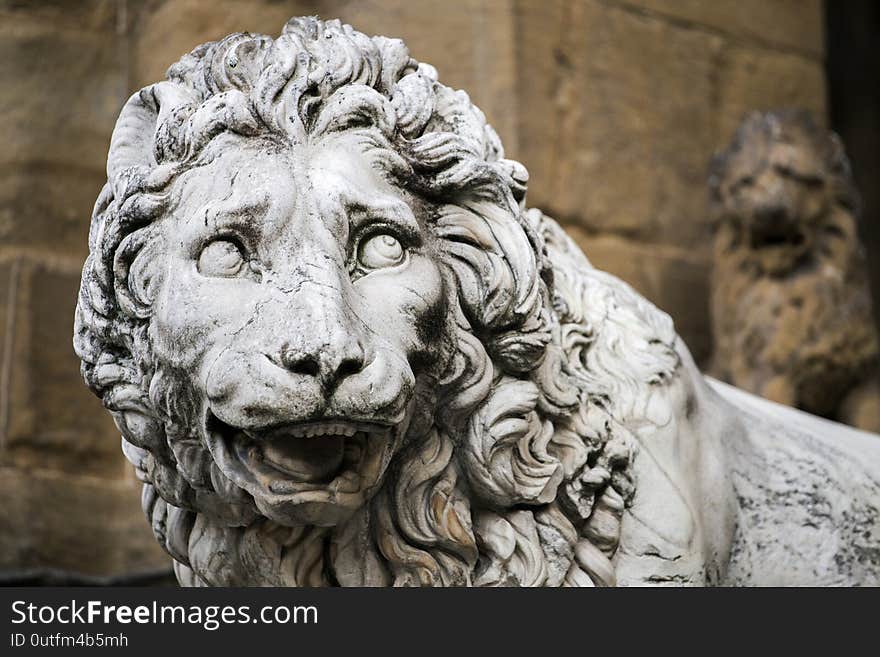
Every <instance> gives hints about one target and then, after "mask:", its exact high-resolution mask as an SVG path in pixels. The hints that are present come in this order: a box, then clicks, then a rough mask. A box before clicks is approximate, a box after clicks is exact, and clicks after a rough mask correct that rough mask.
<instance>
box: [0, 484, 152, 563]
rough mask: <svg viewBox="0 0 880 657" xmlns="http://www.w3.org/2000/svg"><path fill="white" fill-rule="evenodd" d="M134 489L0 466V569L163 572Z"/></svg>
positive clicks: (121, 485)
mask: <svg viewBox="0 0 880 657" xmlns="http://www.w3.org/2000/svg"><path fill="white" fill-rule="evenodd" d="M137 488H138V487H136V486H134V485H133V484H131V483H130V482H118V483H112V482H107V481H101V480H99V479H94V478H89V477H76V476H70V475H64V474H59V473H54V472H49V471H46V470H40V469H36V470H20V469H17V468H11V467H0V497H2V499H3V500H4V503H3V504H2V505H0V570H4V569H10V570H16V571H18V570H23V569H27V568H56V569H62V570H67V571H73V572H77V573H82V574H86V575H112V574H121V573H136V572H143V571H151V570H155V569H160V568H166V567H168V566H169V558H168V557H167V555H165V553H164V552H162V551H161V550H160V549H159V548H158V546H157V545H156V541H155V539H154V538H153V535H152V532H151V531H150V528H149V525H148V524H147V523H145V522H144V520H143V513H142V512H141V510H140V504H139V502H138V499H139V495H138V490H137Z"/></svg>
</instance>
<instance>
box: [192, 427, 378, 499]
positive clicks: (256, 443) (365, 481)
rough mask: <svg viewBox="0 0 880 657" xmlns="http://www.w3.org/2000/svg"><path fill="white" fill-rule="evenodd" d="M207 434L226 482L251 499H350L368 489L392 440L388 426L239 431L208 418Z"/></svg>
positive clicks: (270, 428) (374, 480)
mask: <svg viewBox="0 0 880 657" xmlns="http://www.w3.org/2000/svg"><path fill="white" fill-rule="evenodd" d="M206 428H207V434H208V437H209V443H210V444H209V449H210V450H211V453H212V455H213V456H214V460H215V461H216V462H217V465H218V466H219V467H220V469H221V470H222V471H223V472H224V474H226V476H228V477H229V478H230V479H232V480H233V481H234V482H235V483H236V484H238V485H239V486H241V487H242V488H245V489H247V490H250V491H251V492H252V493H253V492H255V489H257V490H260V491H263V492H264V493H269V494H275V495H281V496H288V495H296V494H298V493H308V492H310V491H319V490H325V491H332V492H333V494H354V493H358V492H360V491H361V490H362V489H363V488H365V487H367V486H372V485H373V484H374V483H375V482H376V480H377V479H378V478H379V477H380V476H381V473H382V471H383V469H384V465H385V463H384V460H385V459H383V456H384V455H385V454H386V452H387V449H388V447H389V442H390V441H391V440H392V438H393V437H392V434H393V427H391V426H388V425H382V424H378V423H369V422H350V421H346V420H336V419H334V420H329V421H322V422H307V423H295V424H281V425H276V426H272V427H267V428H264V429H259V430H253V429H248V430H243V429H238V428H236V427H232V426H230V425H228V424H225V423H224V422H222V421H221V420H220V419H218V418H217V417H216V416H215V415H213V414H211V413H209V414H208V419H207V422H206Z"/></svg>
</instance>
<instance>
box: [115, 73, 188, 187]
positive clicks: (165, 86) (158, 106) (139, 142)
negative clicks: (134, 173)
mask: <svg viewBox="0 0 880 657" xmlns="http://www.w3.org/2000/svg"><path fill="white" fill-rule="evenodd" d="M192 93H193V92H192V91H189V90H187V89H185V88H184V87H183V86H181V85H179V84H177V83H174V82H159V83H157V84H153V85H150V86H149V87H144V88H143V89H141V90H140V91H137V92H135V93H134V94H132V96H131V97H130V98H129V99H128V101H127V102H126V103H125V106H124V107H123V108H122V111H121V112H120V113H119V119H117V121H116V127H115V128H114V129H113V136H112V137H111V138H110V152H109V153H108V154H107V178H108V179H109V180H113V179H114V177H115V176H116V175H117V174H118V173H119V172H120V171H122V170H123V169H127V168H130V167H135V166H155V165H156V155H155V151H154V135H155V133H156V128H157V126H158V125H160V123H161V121H162V120H163V119H164V118H165V117H166V116H167V115H168V114H169V112H171V111H172V110H173V109H175V108H177V107H180V106H181V105H185V104H187V103H189V102H191V101H192V100H193V98H192Z"/></svg>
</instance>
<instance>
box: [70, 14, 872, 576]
mask: <svg viewBox="0 0 880 657" xmlns="http://www.w3.org/2000/svg"><path fill="white" fill-rule="evenodd" d="M107 170H108V183H107V185H106V187H105V189H104V191H103V192H102V194H101V196H100V198H99V199H98V201H97V203H96V206H95V212H94V216H93V221H92V228H91V233H90V237H89V245H90V255H89V258H88V260H87V262H86V264H85V267H84V269H83V279H82V287H81V292H80V298H79V304H78V308H77V319H76V332H75V338H74V344H75V347H76V349H77V353H78V354H79V355H80V357H81V358H82V361H83V374H84V377H85V379H86V381H87V383H88V385H89V386H90V387H91V388H92V389H93V390H94V391H95V392H96V394H98V395H100V396H101V397H102V398H103V400H104V403H105V405H106V406H107V408H108V409H109V410H110V412H111V413H112V414H113V416H114V418H115V419H116V422H117V425H118V426H119V429H120V431H121V433H122V437H123V451H124V452H125V454H126V456H127V457H128V459H129V460H130V461H131V462H132V463H133V464H134V466H135V468H136V470H137V473H138V476H139V477H140V478H141V479H142V480H143V482H144V494H143V506H144V510H145V512H146V514H147V516H148V519H149V521H150V523H151V525H152V528H153V531H154V533H155V535H156V537H157V539H158V540H159V541H160V543H161V544H162V545H163V546H164V547H165V548H166V549H167V551H168V552H169V554H170V555H171V556H172V557H173V558H174V560H175V564H176V565H175V568H176V572H177V574H178V578H179V579H180V581H181V582H182V583H184V584H190V585H226V584H229V585H254V584H268V585H293V586H322V585H371V586H372V585H391V584H395V585H445V586H453V585H479V586H484V585H521V586H560V585H567V586H595V585H613V584H651V583H672V584H729V583H737V584H776V583H785V584H818V583H841V584H856V583H862V584H867V583H875V582H876V580H877V577H878V572H880V556H878V547H880V536H878V533H877V532H878V522H877V513H878V510H877V505H878V503H880V495H878V483H877V478H878V476H880V456H878V454H880V444H878V442H877V441H878V440H880V438H878V437H876V436H871V435H866V434H860V433H858V432H855V431H852V430H850V429H847V428H845V427H842V426H840V425H835V424H829V423H827V422H823V421H821V420H818V419H815V418H811V417H808V416H805V415H803V414H799V413H796V412H794V411H786V410H782V409H779V408H778V407H776V406H774V405H772V404H769V403H766V402H761V401H759V400H757V399H755V398H752V397H750V396H748V395H745V394H744V393H740V392H736V391H733V390H730V389H728V388H725V387H724V386H721V385H720V384H716V383H709V384H707V383H706V380H705V379H704V378H703V376H702V375H701V374H700V373H699V372H698V371H697V369H696V367H695V366H694V364H693V362H692V360H691V358H690V355H689V354H688V351H687V349H686V347H685V346H684V345H683V344H682V342H681V340H680V339H679V338H678V337H677V336H676V334H675V330H674V328H673V326H672V322H671V320H670V319H669V317H668V316H667V315H665V314H664V313H662V312H661V311H659V310H657V309H656V308H654V307H653V306H651V305H650V304H649V303H648V302H647V301H646V300H644V299H643V298H641V297H640V296H638V295H637V294H636V293H635V292H634V291H633V290H631V289H630V288H629V287H628V286H626V285H625V284H623V283H622V282H621V281H619V280H617V279H615V278H614V277H612V276H609V275H607V274H604V273H602V272H599V271H597V270H595V269H593V268H592V267H591V266H590V265H589V263H588V262H587V260H586V258H585V257H584V255H583V254H582V253H581V252H580V251H579V250H578V248H577V247H576V246H575V245H574V243H573V242H572V241H571V240H570V239H569V238H568V237H567V236H566V235H565V234H564V232H563V231H562V230H561V228H560V227H559V226H558V225H557V224H556V223H555V222H554V221H553V220H552V219H550V218H547V217H545V216H543V215H542V214H541V213H540V212H538V211H536V210H527V209H526V200H525V192H526V182H527V178H528V176H527V173H526V171H525V169H524V168H523V167H522V165H520V164H519V163H517V162H514V161H512V160H508V159H505V157H504V154H503V149H502V146H501V143H500V141H499V140H498V137H497V135H495V133H494V131H493V130H492V129H491V127H490V126H489V125H488V124H487V123H486V121H485V118H484V116H483V115H482V113H481V112H480V111H479V110H478V109H477V108H475V107H474V106H473V105H472V104H471V103H470V100H469V98H468V97H467V95H466V94H464V93H463V92H454V91H453V90H451V89H449V88H448V87H445V86H444V85H442V84H441V83H440V82H438V81H437V76H436V72H435V71H434V70H433V69H432V68H431V67H430V66H426V65H424V64H418V63H417V62H415V61H414V60H412V59H411V58H410V57H409V55H408V52H407V50H406V48H405V47H404V46H403V44H402V43H401V42H399V41H396V40H390V39H385V38H382V37H374V38H370V37H366V36H364V35H362V34H360V33H358V32H356V31H354V30H352V29H351V28H350V27H348V26H344V25H341V24H339V23H338V22H327V23H322V22H320V21H317V20H315V19H294V20H292V21H291V22H290V23H289V24H288V25H287V26H286V27H285V29H284V32H283V35H282V36H281V37H279V38H278V39H274V40H273V39H271V38H269V37H266V36H254V35H247V34H236V35H231V36H229V37H227V38H226V39H224V40H222V41H220V42H217V43H212V44H206V45H204V46H201V47H199V48H197V49H196V50H194V51H193V53H191V54H190V55H188V56H186V57H184V58H183V59H182V60H181V61H180V62H178V63H177V64H175V65H174V66H173V67H172V68H171V69H169V79H168V80H167V81H165V82H160V83H158V84H156V85H152V86H151V87H148V88H146V89H144V90H142V91H141V92H139V93H137V94H135V95H134V96H132V98H131V99H130V100H129V102H128V103H127V105H126V106H125V108H124V109H123V110H122V113H121V115H120V118H119V121H118V124H117V127H116V130H115V132H114V135H113V140H112V143H111V147H110V153H109V155H108V163H107ZM585 184H588V181H587V182H585Z"/></svg>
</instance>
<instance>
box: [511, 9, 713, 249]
mask: <svg viewBox="0 0 880 657" xmlns="http://www.w3.org/2000/svg"><path fill="white" fill-rule="evenodd" d="M517 9H518V13H517V29H518V31H519V33H520V34H521V35H522V39H521V43H520V48H519V49H518V52H517V56H518V68H519V74H520V83H519V86H518V89H519V93H520V96H519V104H520V106H521V107H522V108H523V109H522V112H521V115H520V116H521V118H520V123H519V125H520V149H519V150H520V157H521V159H522V160H523V162H524V163H525V165H526V166H527V167H528V168H529V170H530V172H531V174H532V178H531V183H530V202H531V204H533V205H537V206H538V207H541V208H543V209H544V210H546V211H547V212H549V213H550V214H554V215H556V216H559V217H563V218H566V219H567V220H568V221H570V222H574V221H578V222H579V223H581V225H583V226H584V227H585V228H587V229H589V230H591V231H595V232H603V233H604V232H607V233H614V234H618V235H626V236H630V237H635V238H639V239H642V240H643V241H648V240H657V241H662V242H664V243H670V244H679V245H684V246H693V245H697V244H699V243H701V241H702V240H703V237H704V199H705V192H704V185H705V171H706V164H707V158H708V154H709V153H711V151H712V148H713V145H714V142H715V133H716V127H715V118H714V115H713V112H712V111H711V109H710V108H711V107H713V103H714V98H715V93H716V89H715V84H716V82H715V78H714V76H715V71H716V60H717V57H718V56H719V54H720V53H721V51H722V46H723V40H722V39H721V38H720V37H718V36H715V35H712V34H707V33H704V32H699V31H694V30H685V29H681V28H679V27H677V26H674V25H671V24H669V23H668V22H666V21H663V20H658V19H656V18H654V17H650V16H643V15H638V14H634V13H632V12H629V11H623V10H620V9H617V8H614V7H609V6H607V5H605V4H604V3H601V4H600V3H598V2H577V3H566V4H563V3H561V2H554V3H540V4H539V3H532V2H525V3H520V4H518V5H517ZM635 44H638V46H637V47H636V46H635Z"/></svg>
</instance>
